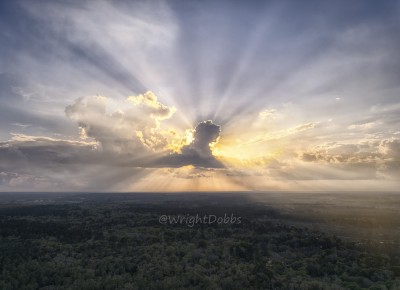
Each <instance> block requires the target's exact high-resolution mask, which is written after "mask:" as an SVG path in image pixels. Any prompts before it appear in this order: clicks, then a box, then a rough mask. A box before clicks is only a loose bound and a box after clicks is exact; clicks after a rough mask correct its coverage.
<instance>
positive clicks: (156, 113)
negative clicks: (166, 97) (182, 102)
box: [128, 91, 176, 120]
mask: <svg viewBox="0 0 400 290" xmlns="http://www.w3.org/2000/svg"><path fill="white" fill-rule="evenodd" d="M128 101H130V102H132V103H133V104H134V105H136V106H142V107H144V108H145V109H146V110H148V111H149V113H150V117H151V118H153V119H156V120H165V119H169V118H171V116H172V115H173V114H174V113H175V111H176V108H175V107H168V106H166V105H163V104H161V103H160V102H159V101H158V100H157V96H156V95H155V94H154V93H153V92H151V91H148V92H146V93H144V94H141V95H138V96H130V97H128Z"/></svg>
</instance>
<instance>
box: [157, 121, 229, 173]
mask: <svg viewBox="0 0 400 290" xmlns="http://www.w3.org/2000/svg"><path fill="white" fill-rule="evenodd" d="M220 133H221V127H220V126H218V125H216V124H214V123H213V121H211V120H208V121H203V122H200V123H199V124H198V125H197V126H196V128H195V129H194V132H193V141H192V142H191V143H190V144H189V145H185V146H183V147H182V148H181V153H174V154H171V155H169V156H166V157H163V158H161V159H159V160H157V163H160V164H163V165H164V166H167V167H182V166H186V165H193V166H196V167H205V168H222V167H223V165H222V163H221V162H220V161H218V160H217V159H216V158H215V157H214V156H213V154H212V151H211V148H210V145H212V144H213V143H216V142H218V139H219V136H220Z"/></svg>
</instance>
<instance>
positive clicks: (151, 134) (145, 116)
mask: <svg viewBox="0 0 400 290" xmlns="http://www.w3.org/2000/svg"><path fill="white" fill-rule="evenodd" d="M107 102H108V99H107V98H106V97H103V96H93V97H90V98H88V99H87V100H85V99H83V98H79V99H78V100H76V101H75V103H74V104H72V105H70V106H67V107H66V109H65V113H66V115H67V116H68V117H69V118H70V119H72V120H74V121H75V122H77V124H78V126H79V128H80V135H81V137H83V138H86V137H92V138H94V139H95V140H97V141H98V142H99V144H100V146H101V149H102V150H104V151H110V152H117V153H120V154H127V153H130V152H136V153H143V154H145V153H146V151H149V150H150V151H160V150H163V149H165V148H166V147H167V145H168V140H167V136H168V134H169V131H165V130H162V129H161V128H160V121H161V120H165V119H169V118H170V117H171V116H172V115H173V113H174V112H175V110H176V109H175V108H174V107H169V106H166V105H164V104H162V103H160V102H158V100H157V97H156V95H154V94H153V93H152V92H146V93H145V94H142V95H139V96H136V97H133V96H131V97H128V102H129V103H130V106H125V108H124V109H123V110H122V109H120V110H116V111H114V112H112V113H109V112H107Z"/></svg>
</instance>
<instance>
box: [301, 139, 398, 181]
mask: <svg viewBox="0 0 400 290" xmlns="http://www.w3.org/2000/svg"><path fill="white" fill-rule="evenodd" d="M300 158H301V160H303V161H306V162H316V163H319V164H329V165H332V164H333V165H334V164H336V165H338V166H340V167H341V168H342V169H343V170H346V171H349V172H351V171H353V172H354V171H362V170H366V169H368V168H373V169H374V172H375V176H376V177H384V178H395V179H398V176H399V175H400V139H397V138H389V139H383V140H380V141H376V140H370V141H364V142H359V143H351V144H340V143H336V142H333V143H328V144H323V145H319V146H316V147H314V148H313V149H311V150H308V151H306V152H303V153H302V154H301V155H300Z"/></svg>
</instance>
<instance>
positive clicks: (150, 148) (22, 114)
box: [0, 0, 400, 192]
mask: <svg viewBox="0 0 400 290" xmlns="http://www.w3.org/2000/svg"><path fill="white" fill-rule="evenodd" d="M399 51H400V2H399V1H372V0H356V1H344V0H343V1H341V0H339V1H311V0H306V1H234V0H231V1H224V0H219V1H211V0H209V1H207V0H205V1H195V0H187V1H178V0H176V1H174V0H171V1H77V0H76V1H72V0H70V1H57V0H56V1H44V0H39V1H28V0H25V1H20V0H16V1H11V0H5V1H0V55H1V57H0V191H4V192H7V191H123V192H125V191H129V192H130V191H398V188H400V187H399V185H400V126H399V125H400V81H399V80H400V53H399Z"/></svg>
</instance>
